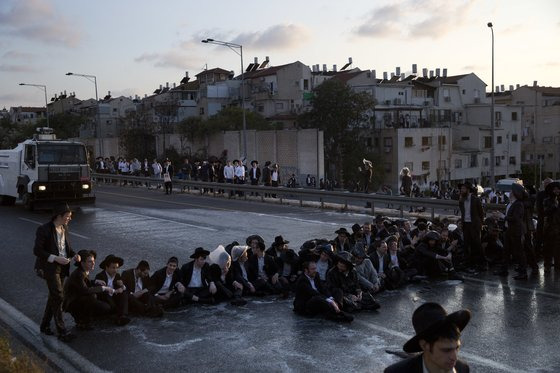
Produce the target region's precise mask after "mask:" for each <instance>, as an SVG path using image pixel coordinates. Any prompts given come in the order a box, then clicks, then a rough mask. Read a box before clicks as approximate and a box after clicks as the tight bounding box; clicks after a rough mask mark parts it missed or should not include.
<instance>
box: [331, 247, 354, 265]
mask: <svg viewBox="0 0 560 373" xmlns="http://www.w3.org/2000/svg"><path fill="white" fill-rule="evenodd" d="M335 260H336V261H337V262H342V263H344V264H346V266H347V267H348V269H352V268H354V263H353V262H352V254H350V253H349V252H348V251H341V252H339V253H338V254H336V256H335Z"/></svg>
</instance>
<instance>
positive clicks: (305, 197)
mask: <svg viewBox="0 0 560 373" xmlns="http://www.w3.org/2000/svg"><path fill="white" fill-rule="evenodd" d="M92 178H93V179H94V180H95V181H100V180H103V181H106V182H107V181H109V182H124V181H126V182H131V183H137V184H145V185H147V186H152V185H161V184H163V180H162V179H155V178H151V177H139V176H128V175H126V176H125V175H113V174H98V173H94V174H92ZM173 187H174V188H178V187H179V188H180V189H181V190H183V191H184V190H198V191H200V193H201V194H202V193H203V191H207V192H208V194H212V195H214V196H217V195H219V194H220V193H221V192H223V193H229V192H231V193H234V192H243V198H245V199H247V196H248V194H250V193H252V194H253V196H252V198H260V200H261V201H262V202H266V201H267V199H266V197H265V194H266V195H275V196H276V197H275V199H276V200H278V201H279V202H280V203H281V204H282V203H283V200H284V199H291V200H299V205H300V206H303V202H304V201H316V202H319V203H320V206H321V209H323V208H325V203H327V202H328V203H338V204H341V205H343V206H344V207H343V209H344V210H347V209H348V205H349V204H350V203H352V202H354V203H356V202H357V203H361V204H363V203H369V204H368V205H367V206H370V207H368V209H369V210H370V211H371V215H375V208H376V207H375V206H376V205H377V206H379V205H382V204H383V205H396V206H400V208H399V210H400V216H401V217H402V216H403V208H405V207H406V208H408V207H417V206H422V207H424V208H426V209H427V210H430V211H431V217H432V219H434V218H435V210H436V209H443V210H452V211H456V210H458V208H459V202H458V201H456V200H442V199H436V198H410V197H403V196H389V195H384V194H365V193H351V192H347V191H328V190H318V189H310V188H287V187H283V186H279V187H265V186H262V185H258V186H255V185H248V184H228V183H216V182H204V181H194V180H179V179H174V180H173ZM485 209H486V210H487V211H504V210H505V206H504V205H499V204H486V205H485Z"/></svg>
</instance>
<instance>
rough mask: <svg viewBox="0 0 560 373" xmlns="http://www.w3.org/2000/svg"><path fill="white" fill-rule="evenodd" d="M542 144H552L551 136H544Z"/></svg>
mask: <svg viewBox="0 0 560 373" xmlns="http://www.w3.org/2000/svg"><path fill="white" fill-rule="evenodd" d="M542 142H543V144H550V143H551V142H552V136H546V137H543V138H542Z"/></svg>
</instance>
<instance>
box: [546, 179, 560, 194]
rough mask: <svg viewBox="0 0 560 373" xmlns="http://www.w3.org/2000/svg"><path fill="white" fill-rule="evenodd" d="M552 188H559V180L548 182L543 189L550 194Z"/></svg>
mask: <svg viewBox="0 0 560 373" xmlns="http://www.w3.org/2000/svg"><path fill="white" fill-rule="evenodd" d="M554 188H560V181H553V182H551V183H549V184H548V185H547V186H546V188H545V189H544V190H545V192H546V193H547V194H551V193H552V190H553V189H554Z"/></svg>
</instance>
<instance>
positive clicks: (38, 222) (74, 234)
mask: <svg viewBox="0 0 560 373" xmlns="http://www.w3.org/2000/svg"><path fill="white" fill-rule="evenodd" d="M18 219H19V220H23V221H26V222H29V223H33V224H37V225H43V224H44V223H41V222H40V221H36V220H31V219H27V218H18ZM70 234H71V235H72V236H76V237H80V238H83V239H84V240H89V239H90V238H89V237H87V236H84V235H81V234H78V233H76V232H72V231H70Z"/></svg>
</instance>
